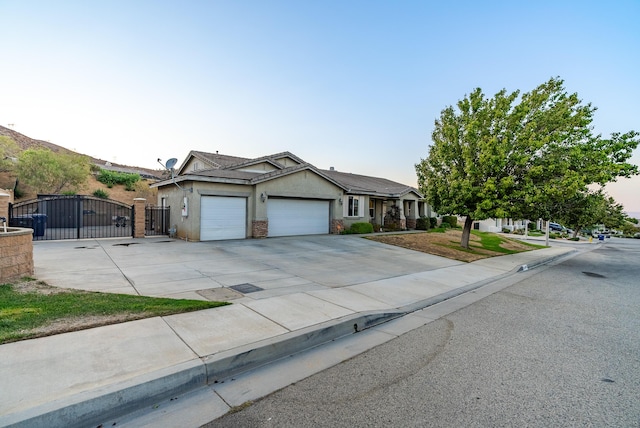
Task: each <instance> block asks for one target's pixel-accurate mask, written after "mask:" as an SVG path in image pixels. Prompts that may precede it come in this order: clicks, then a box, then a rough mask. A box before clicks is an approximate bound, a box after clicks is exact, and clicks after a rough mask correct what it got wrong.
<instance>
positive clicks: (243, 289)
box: [229, 283, 264, 294]
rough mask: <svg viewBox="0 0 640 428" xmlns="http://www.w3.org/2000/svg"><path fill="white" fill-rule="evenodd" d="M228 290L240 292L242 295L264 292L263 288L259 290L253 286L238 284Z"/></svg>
mask: <svg viewBox="0 0 640 428" xmlns="http://www.w3.org/2000/svg"><path fill="white" fill-rule="evenodd" d="M229 288H233V289H234V290H236V291H239V292H241V293H242V294H249V293H255V292H256V291H262V290H264V288H260V287H257V286H255V285H253V284H248V283H247V284H238V285H232V286H231V287H229Z"/></svg>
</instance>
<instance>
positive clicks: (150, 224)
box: [144, 205, 170, 236]
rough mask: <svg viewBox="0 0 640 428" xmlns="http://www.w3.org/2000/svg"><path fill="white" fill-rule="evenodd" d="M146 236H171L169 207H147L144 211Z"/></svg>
mask: <svg viewBox="0 0 640 428" xmlns="http://www.w3.org/2000/svg"><path fill="white" fill-rule="evenodd" d="M144 212H145V214H144V234H145V235H146V236H152V235H168V234H169V212H170V210H169V207H154V206H151V205H149V206H147V207H145V210H144Z"/></svg>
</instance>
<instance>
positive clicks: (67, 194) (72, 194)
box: [61, 190, 77, 196]
mask: <svg viewBox="0 0 640 428" xmlns="http://www.w3.org/2000/svg"><path fill="white" fill-rule="evenodd" d="M61 193H62V194H63V195H64V196H75V195H76V194H77V193H76V191H75V190H65V191H64V192H61Z"/></svg>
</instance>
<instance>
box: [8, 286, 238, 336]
mask: <svg viewBox="0 0 640 428" xmlns="http://www.w3.org/2000/svg"><path fill="white" fill-rule="evenodd" d="M39 287H41V288H45V290H46V291H47V292H46V293H43V292H42V291H27V292H22V291H18V290H17V287H16V286H15V285H14V284H2V285H0V344H2V343H7V342H13V341H16V340H22V339H29V338H33V337H38V336H43V335H44V334H41V333H38V331H34V330H37V329H39V328H41V327H43V326H46V325H49V324H52V323H54V322H57V321H60V320H65V319H78V318H83V317H96V316H98V317H109V316H117V315H125V316H126V319H127V320H132V319H142V318H149V317H155V316H164V315H172V314H179V313H184V312H191V311H197V310H201V309H209V308H215V307H218V306H223V305H227V304H228V303H226V302H210V301H201V300H180V299H167V298H156V297H145V296H133V295H127V294H110V293H99V292H91V291H80V290H61V289H56V288H55V287H48V286H46V285H43V284H42V283H39ZM107 323H108V322H107Z"/></svg>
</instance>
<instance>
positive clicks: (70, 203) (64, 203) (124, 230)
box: [9, 195, 133, 240]
mask: <svg viewBox="0 0 640 428" xmlns="http://www.w3.org/2000/svg"><path fill="white" fill-rule="evenodd" d="M132 221H133V208H132V206H130V205H126V204H123V203H121V202H116V201H110V200H107V199H100V198H95V197H92V196H82V195H73V196H64V195H47V196H39V197H38V199H33V200H30V201H25V202H20V203H17V204H10V205H9V225H10V226H14V227H29V228H32V229H33V239H34V240H54V239H84V238H113V237H131V236H133V229H132Z"/></svg>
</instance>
